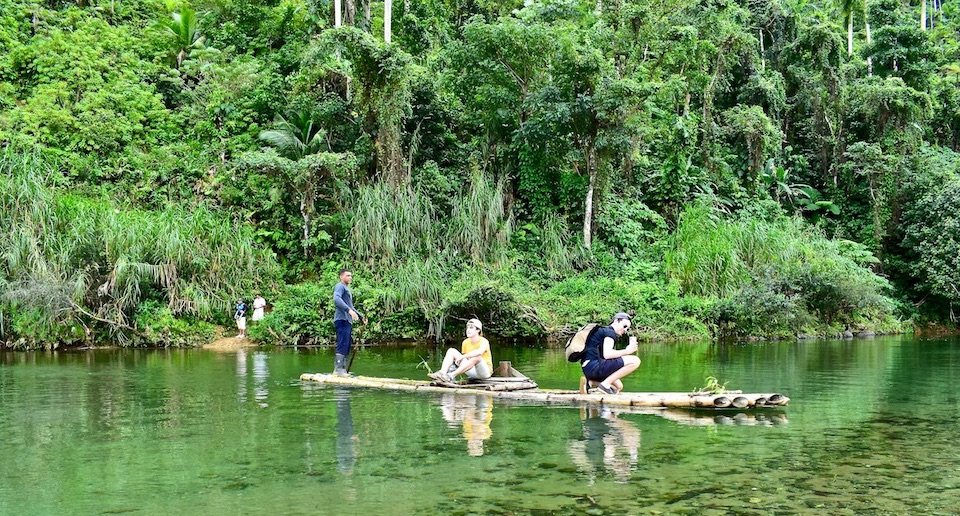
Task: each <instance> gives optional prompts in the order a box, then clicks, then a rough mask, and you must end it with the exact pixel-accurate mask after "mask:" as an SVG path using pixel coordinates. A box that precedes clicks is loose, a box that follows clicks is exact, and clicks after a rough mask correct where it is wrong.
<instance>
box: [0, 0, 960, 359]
mask: <svg viewBox="0 0 960 516" xmlns="http://www.w3.org/2000/svg"><path fill="white" fill-rule="evenodd" d="M958 30H960V8H958V6H957V5H955V4H953V3H949V2H928V1H927V0H920V1H919V2H904V1H901V0H865V1H861V2H852V1H836V2H830V1H816V0H770V1H767V2H747V1H743V0H695V1H679V0H666V1H663V2H649V1H647V0H590V1H586V0H522V1H521V0H505V1H500V0H498V1H490V0H421V1H415V2H414V1H404V2H391V1H387V2H381V1H378V0H361V1H357V0H344V1H341V0H335V1H328V0H193V1H178V0H131V1H125V2H116V1H114V0H10V1H8V2H4V3H3V4H2V5H0V151H2V162H0V167H2V173H0V223H2V224H0V228H2V229H0V231H2V232H3V233H4V234H3V238H2V239H0V342H3V343H4V345H6V346H13V347H18V348H32V347H43V346H47V347H50V346H59V345H75V344H96V343H105V342H120V343H122V344H129V345H189V344H191V343H197V342H202V341H204V340H207V339H209V338H211V337H212V335H214V334H215V331H216V327H217V326H229V324H230V323H231V322H232V321H231V320H230V318H229V316H230V313H231V306H232V305H233V303H234V302H235V301H236V299H237V298H240V297H245V298H247V299H248V300H249V299H250V298H251V297H252V295H253V294H255V293H256V292H255V291H260V292H261V293H263V294H264V295H266V297H267V298H268V300H269V301H270V302H271V308H272V311H271V312H270V313H269V315H268V316H267V318H266V320H265V321H264V322H263V323H261V324H259V325H256V326H254V327H253V328H252V329H251V332H250V333H251V336H252V337H254V338H255V339H257V340H259V341H261V342H269V343H276V344H296V343H300V344H304V343H320V342H325V341H327V340H328V339H329V338H330V335H331V333H332V324H330V319H331V313H332V307H331V303H330V299H329V297H330V292H331V289H332V286H333V284H334V283H335V282H336V281H337V271H338V270H339V269H340V268H341V267H345V266H346V267H350V268H352V269H353V270H354V272H355V277H356V278H357V279H356V281H355V283H354V290H355V298H356V300H357V303H358V306H359V307H360V308H361V311H364V312H365V313H366V314H367V315H368V316H369V317H370V320H371V324H370V326H369V327H368V328H366V329H365V331H366V332H369V333H368V336H370V337H378V338H401V337H402V338H425V337H434V338H448V337H452V336H455V335H456V334H457V333H458V332H459V330H460V328H459V326H460V325H462V324H463V321H464V320H466V319H467V318H470V317H479V318H480V319H481V320H483V321H484V323H485V325H484V326H485V330H487V331H488V332H492V333H495V334H497V335H501V336H504V337H544V336H548V337H549V336H558V335H562V334H564V333H567V332H570V331H572V330H574V329H576V328H577V327H578V326H579V325H581V324H583V323H586V322H602V321H603V320H604V319H606V318H608V317H610V315H611V314H612V313H615V312H618V311H622V310H626V311H629V312H631V313H632V314H635V316H636V321H635V324H634V327H636V328H638V331H639V332H640V334H641V335H642V336H644V337H647V338H690V337H697V338H699V337H722V336H723V337H726V336H731V337H741V338H742V337H748V336H775V337H795V336H798V335H838V334H841V333H844V332H851V333H855V332H859V331H905V330H909V329H911V328H922V327H925V326H926V325H928V324H937V325H947V326H950V325H952V324H953V322H954V317H955V313H954V306H953V305H954V303H955V302H957V301H960V275H958V273H957V272H956V271H957V270H958V266H960V258H958V252H957V251H958V249H960V223H958V218H957V215H956V213H957V208H958V206H960V170H958V168H960V159H958V151H960V89H958V85H960V45H958V41H960V38H958Z"/></svg>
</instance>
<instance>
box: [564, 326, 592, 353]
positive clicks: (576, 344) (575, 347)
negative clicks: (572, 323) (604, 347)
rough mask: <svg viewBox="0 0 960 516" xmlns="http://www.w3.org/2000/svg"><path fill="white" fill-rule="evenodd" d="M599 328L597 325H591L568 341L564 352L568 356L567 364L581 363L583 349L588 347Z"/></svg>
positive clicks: (580, 330)
mask: <svg viewBox="0 0 960 516" xmlns="http://www.w3.org/2000/svg"><path fill="white" fill-rule="evenodd" d="M597 328H599V326H598V325H597V324H596V323H590V324H588V325H586V326H584V327H583V328H580V329H579V330H577V333H574V334H573V337H570V340H568V341H567V345H566V347H564V352H565V353H566V355H567V362H579V361H580V360H581V359H582V358H583V349H584V348H585V347H587V341H589V340H590V336H591V335H593V332H595V331H597Z"/></svg>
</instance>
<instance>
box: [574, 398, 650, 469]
mask: <svg viewBox="0 0 960 516" xmlns="http://www.w3.org/2000/svg"><path fill="white" fill-rule="evenodd" d="M580 417H581V420H582V424H583V439H580V440H575V441H573V442H571V443H570V447H569V451H570V458H571V460H573V463H574V464H575V465H576V466H577V469H579V470H580V471H581V472H583V473H585V474H586V475H587V476H588V478H589V481H590V483H591V484H592V483H594V482H595V481H596V480H597V477H599V476H601V474H603V473H604V472H607V473H609V474H612V475H613V477H614V479H616V481H617V482H619V483H625V482H629V481H630V475H631V473H632V472H633V470H634V469H636V466H637V455H638V452H639V449H640V429H639V428H637V427H636V425H634V424H633V423H631V422H630V421H627V420H624V419H620V418H619V417H618V414H617V412H614V411H613V410H611V409H609V408H599V409H594V408H589V409H582V411H581V414H580Z"/></svg>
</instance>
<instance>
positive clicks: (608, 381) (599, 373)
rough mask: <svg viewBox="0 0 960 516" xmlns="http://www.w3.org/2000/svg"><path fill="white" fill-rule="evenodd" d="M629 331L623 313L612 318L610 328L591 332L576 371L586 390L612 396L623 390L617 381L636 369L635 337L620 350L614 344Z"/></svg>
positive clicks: (637, 363) (627, 320)
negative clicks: (581, 373) (596, 390)
mask: <svg viewBox="0 0 960 516" xmlns="http://www.w3.org/2000/svg"><path fill="white" fill-rule="evenodd" d="M629 329H630V316H629V315H628V314H625V313H623V312H620V313H618V314H617V315H615V316H613V322H612V323H610V326H607V327H604V328H600V329H598V330H596V331H594V332H593V334H592V335H591V336H590V339H589V340H587V343H586V346H585V347H584V348H583V359H581V361H580V368H581V369H582V370H583V376H585V377H586V378H587V381H588V382H589V383H590V387H594V388H596V389H598V390H600V391H601V392H604V393H606V394H616V393H618V392H620V391H621V390H623V382H621V381H620V379H621V378H623V377H624V376H627V375H628V374H630V373H632V372H634V371H635V370H636V369H637V368H638V367H640V357H638V356H636V355H635V354H634V353H636V352H637V338H636V337H630V343H629V344H627V347H626V348H624V349H619V350H618V349H617V348H616V341H617V339H619V338H620V336H621V335H623V334H624V333H626V332H627V330H629Z"/></svg>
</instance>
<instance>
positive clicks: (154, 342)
mask: <svg viewBox="0 0 960 516" xmlns="http://www.w3.org/2000/svg"><path fill="white" fill-rule="evenodd" d="M134 321H135V323H136V327H137V329H138V330H139V331H140V332H141V334H142V335H141V336H139V338H137V339H134V340H133V342H134V343H135V344H137V345H142V346H150V347H190V346H197V345H200V344H203V343H206V342H210V341H212V340H213V339H214V338H215V337H216V327H215V326H214V325H213V324H211V323H209V322H206V321H201V320H199V319H196V318H194V317H190V316H182V317H175V316H174V315H173V312H172V311H171V310H170V308H169V307H168V306H166V305H164V304H161V303H159V302H157V301H152V300H151V301H146V302H144V303H141V304H140V306H139V307H137V313H136V316H135V318H134Z"/></svg>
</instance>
